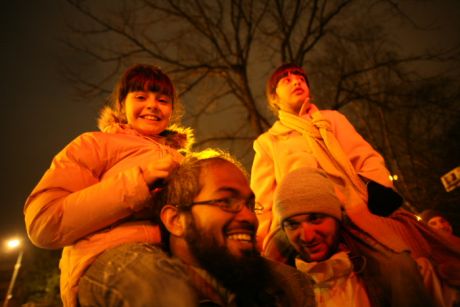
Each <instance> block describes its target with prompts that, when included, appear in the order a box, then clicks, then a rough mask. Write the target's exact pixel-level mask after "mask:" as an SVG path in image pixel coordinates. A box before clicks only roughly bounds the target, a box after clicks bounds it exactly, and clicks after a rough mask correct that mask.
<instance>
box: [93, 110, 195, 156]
mask: <svg viewBox="0 0 460 307" xmlns="http://www.w3.org/2000/svg"><path fill="white" fill-rule="evenodd" d="M122 118H123V115H121V114H117V112H116V111H114V110H113V109H112V108H110V107H108V106H106V107H104V108H103V109H102V110H101V112H100V115H99V118H98V121H97V126H98V128H99V129H100V130H101V131H102V132H106V133H119V132H122V131H126V130H131V131H134V130H132V129H131V128H130V127H129V126H128V125H127V124H126V123H125V122H126V121H125V120H123V119H122ZM136 133H137V132H136ZM160 136H162V137H164V139H165V144H166V145H168V146H170V147H172V148H174V149H176V150H181V151H185V152H189V151H190V150H191V148H192V145H193V143H194V142H195V136H194V133H193V129H192V128H189V127H181V126H178V125H176V124H172V125H170V126H169V127H168V128H167V129H166V130H165V131H163V132H162V133H161V134H160Z"/></svg>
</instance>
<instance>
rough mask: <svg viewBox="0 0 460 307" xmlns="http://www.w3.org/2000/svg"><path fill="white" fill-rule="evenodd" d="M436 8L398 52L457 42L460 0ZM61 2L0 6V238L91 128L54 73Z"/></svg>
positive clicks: (424, 12) (92, 122)
mask: <svg viewBox="0 0 460 307" xmlns="http://www.w3.org/2000/svg"><path fill="white" fill-rule="evenodd" d="M435 3H436V5H429V4H426V3H425V2H424V1H420V4H419V5H418V6H417V7H414V8H413V11H414V12H415V13H416V15H417V16H418V18H419V21H421V20H425V21H426V22H427V23H430V22H431V21H432V22H438V24H439V28H438V29H437V30H436V31H433V32H431V33H428V34H427V33H425V34H423V35H411V36H410V37H406V38H405V41H406V42H407V45H405V48H410V49H417V48H424V47H425V46H427V45H429V44H431V43H435V44H441V45H442V44H444V43H446V42H452V41H453V40H457V41H458V38H459V37H460V35H459V34H460V1H458V0H450V1H447V0H445V1H435ZM439 3H442V4H439ZM62 5H65V4H64V3H63V2H62V1H56V0H40V1H26V0H15V1H3V3H2V9H1V14H2V15H1V19H0V22H1V27H0V31H1V47H0V53H1V55H0V59H1V70H0V74H1V82H0V86H1V93H2V99H1V101H2V121H1V133H2V143H3V144H2V149H1V193H0V197H1V199H0V203H1V206H2V211H1V217H0V240H2V239H4V238H6V237H8V236H10V235H13V234H21V235H24V232H25V230H24V224H23V214H22V208H23V204H24V201H25V199H26V197H27V196H28V194H29V193H30V192H31V190H32V189H33V187H34V186H35V184H36V183H37V182H38V180H39V179H40V177H41V176H42V174H43V172H44V171H45V170H46V169H47V168H48V166H49V164H50V162H51V159H52V157H53V156H54V155H55V154H56V153H57V152H58V151H59V150H60V149H61V148H62V147H64V146H65V145H66V144H67V143H68V142H69V141H70V140H72V139H73V138H74V137H76V136H77V135H78V134H80V133H82V132H85V131H89V130H95V129H96V118H97V112H98V109H99V105H98V103H97V102H94V101H93V102H86V103H85V102H82V101H78V100H76V99H75V97H74V95H75V93H74V92H73V91H72V86H71V84H68V82H67V81H66V80H64V79H63V78H62V77H61V75H60V73H59V60H62V59H63V60H66V54H65V53H63V49H62V47H61V46H60V45H59V43H58V40H57V38H58V37H59V36H60V35H62V31H61V29H63V27H64V24H63V20H64V16H63V15H62V14H61V11H60V6H62ZM395 35H396V33H395ZM68 60H71V57H69V58H68ZM459 205H460V204H459Z"/></svg>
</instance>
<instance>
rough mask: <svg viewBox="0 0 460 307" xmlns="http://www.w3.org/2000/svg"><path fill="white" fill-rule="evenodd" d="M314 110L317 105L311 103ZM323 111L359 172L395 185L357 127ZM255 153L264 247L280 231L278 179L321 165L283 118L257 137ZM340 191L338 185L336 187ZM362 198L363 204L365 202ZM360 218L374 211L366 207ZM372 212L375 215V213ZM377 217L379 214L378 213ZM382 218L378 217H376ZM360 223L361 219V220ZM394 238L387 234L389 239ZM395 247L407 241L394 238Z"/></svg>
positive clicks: (253, 185) (254, 177) (254, 186)
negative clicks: (276, 198) (274, 209)
mask: <svg viewBox="0 0 460 307" xmlns="http://www.w3.org/2000/svg"><path fill="white" fill-rule="evenodd" d="M312 107H313V108H311V109H312V111H316V110H317V108H316V107H314V106H312ZM319 112H321V115H322V116H323V117H324V118H325V119H326V120H328V121H329V122H330V124H331V129H332V132H333V134H334V135H335V137H336V139H337V140H338V142H339V143H340V145H341V146H342V149H343V152H344V153H345V154H346V156H347V157H348V159H349V161H350V162H351V164H352V165H353V167H354V169H355V170H356V173H357V174H358V175H359V176H361V177H363V178H367V179H371V180H373V181H376V182H378V183H380V184H382V185H384V186H387V187H392V182H391V181H390V179H389V175H390V174H389V171H388V170H387V168H386V167H385V162H384V160H383V158H382V156H381V155H380V154H379V153H378V152H377V151H376V150H375V149H374V148H373V147H372V146H371V145H370V144H369V143H368V142H367V141H366V140H364V138H363V137H362V136H361V135H360V134H359V133H358V132H357V131H356V130H355V129H354V127H353V126H352V124H351V123H350V122H349V121H348V120H347V118H346V117H345V116H344V115H342V114H341V113H339V112H337V111H332V110H322V111H319ZM254 150H255V157H254V161H253V165H252V171H251V188H252V190H253V191H254V193H255V195H256V200H257V201H258V202H259V203H261V204H262V205H263V206H264V212H263V213H262V214H261V215H258V218H259V224H260V225H259V230H258V241H259V244H261V248H262V249H263V250H264V249H265V248H266V247H267V245H268V243H269V241H270V240H271V239H272V236H273V235H274V234H275V233H276V232H278V231H279V222H278V221H277V218H276V217H275V218H274V217H273V214H272V206H273V200H274V193H275V191H276V187H277V185H278V183H279V182H280V181H281V180H282V179H283V178H284V176H285V175H286V174H288V173H289V172H291V171H293V170H295V169H298V168H301V167H306V166H308V167H318V168H319V165H318V162H317V161H316V159H315V157H314V156H313V154H312V153H311V150H310V149H309V147H308V143H307V141H306V140H305V138H304V136H302V135H301V134H300V133H299V132H297V131H295V130H292V129H290V128H288V127H286V126H284V125H283V124H282V123H281V122H280V121H277V122H275V123H274V125H273V126H272V127H271V128H270V129H269V130H268V131H267V132H265V133H263V134H262V135H260V136H259V137H258V138H257V139H256V140H255V141H254ZM336 191H337V189H336ZM339 197H340V196H339ZM365 205H366V204H365V202H363V206H365ZM361 209H362V210H361ZM361 209H359V208H358V210H361V211H363V212H364V215H365V216H363V217H360V219H361V220H363V219H365V218H367V217H368V216H369V215H371V214H370V213H369V212H368V210H367V208H361ZM372 216H373V215H372ZM375 217H376V216H375ZM376 218H377V219H380V218H379V217H376ZM358 224H359V225H360V224H361V223H359V222H358ZM390 240H392V238H390V237H388V241H390ZM393 247H394V248H395V249H400V250H402V249H404V244H403V243H401V242H395V244H393Z"/></svg>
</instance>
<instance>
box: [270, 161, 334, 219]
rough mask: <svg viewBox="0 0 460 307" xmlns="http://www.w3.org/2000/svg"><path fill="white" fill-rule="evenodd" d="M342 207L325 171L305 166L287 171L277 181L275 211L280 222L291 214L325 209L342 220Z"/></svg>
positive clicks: (324, 212)
mask: <svg viewBox="0 0 460 307" xmlns="http://www.w3.org/2000/svg"><path fill="white" fill-rule="evenodd" d="M341 207H342V205H341V203H340V201H339V199H338V198H337V196H336V194H335V192H334V188H333V186H332V183H331V182H330V181H329V179H328V177H327V175H326V173H325V172H324V171H322V170H320V169H317V168H312V167H303V168H299V169H296V170H294V171H292V172H290V173H289V174H287V175H286V176H285V177H284V179H283V180H282V181H281V183H280V184H279V185H278V188H277V190H276V193H275V203H274V207H273V213H274V214H275V217H278V218H279V222H280V223H282V222H283V221H284V220H285V219H286V218H288V217H291V216H294V215H298V214H308V213H323V214H327V215H330V216H332V217H335V218H336V219H338V220H339V221H341V220H342V210H341Z"/></svg>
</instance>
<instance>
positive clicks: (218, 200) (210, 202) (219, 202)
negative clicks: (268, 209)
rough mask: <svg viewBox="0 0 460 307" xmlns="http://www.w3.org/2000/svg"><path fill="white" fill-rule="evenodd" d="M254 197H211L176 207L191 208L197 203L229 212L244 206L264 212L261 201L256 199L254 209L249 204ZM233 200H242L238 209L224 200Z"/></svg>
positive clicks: (234, 211) (253, 210)
mask: <svg viewBox="0 0 460 307" xmlns="http://www.w3.org/2000/svg"><path fill="white" fill-rule="evenodd" d="M253 199H254V196H250V197H248V198H244V197H232V196H230V197H222V198H216V199H210V200H201V201H195V202H191V203H189V204H188V205H176V207H177V208H180V209H187V210H191V209H192V207H193V206H195V205H208V206H215V207H219V209H221V210H222V211H225V212H229V213H238V212H240V211H241V210H242V209H243V207H246V208H248V209H249V210H250V211H251V212H253V213H255V214H260V213H262V211H263V210H264V206H262V205H261V204H260V203H259V202H256V201H254V208H252V209H251V208H250V207H249V206H248V204H249V201H250V200H253ZM232 200H233V201H240V202H239V203H238V206H237V207H238V210H232V209H230V208H229V207H226V205H225V204H223V202H225V201H232ZM243 200H244V203H243V204H242V205H239V204H240V203H242V201H243Z"/></svg>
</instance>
